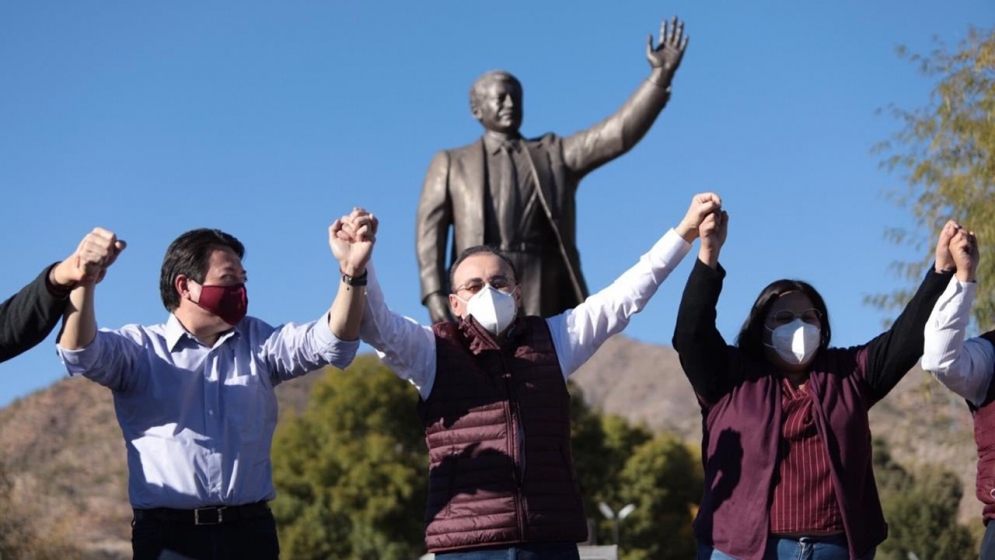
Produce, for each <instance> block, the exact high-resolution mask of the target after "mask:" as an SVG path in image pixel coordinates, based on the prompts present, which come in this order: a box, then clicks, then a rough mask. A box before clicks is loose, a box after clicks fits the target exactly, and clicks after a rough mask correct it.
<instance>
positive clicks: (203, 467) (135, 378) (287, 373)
mask: <svg viewBox="0 0 995 560" xmlns="http://www.w3.org/2000/svg"><path fill="white" fill-rule="evenodd" d="M358 348H359V341H358V340H355V341H343V340H339V339H338V338H336V337H335V335H334V334H333V333H332V332H331V330H330V329H329V327H328V321H327V315H326V316H325V317H324V318H323V319H321V320H319V321H315V322H311V323H307V324H295V323H288V324H286V325H283V326H280V327H276V328H274V327H271V326H270V325H268V324H266V323H264V322H263V321H260V320H259V319H255V318H253V317H246V318H245V319H243V320H242V321H241V322H240V323H239V324H238V326H237V327H236V328H235V329H233V330H232V331H230V332H228V333H225V334H224V335H222V336H221V338H219V339H218V341H217V343H215V345H214V347H212V348H209V347H207V346H204V345H203V344H201V343H200V342H198V341H197V339H196V338H194V337H193V335H191V334H190V333H188V332H187V331H186V329H184V328H183V325H182V324H180V321H179V320H178V319H177V318H176V316H175V315H170V316H169V319H168V321H167V322H166V323H165V324H160V325H154V326H148V327H146V326H141V325H127V326H125V327H123V328H121V329H118V330H106V329H101V330H99V331H98V332H97V335H96V338H95V339H94V340H93V342H92V343H90V345H88V346H87V347H85V348H82V349H80V350H66V349H64V348H61V347H60V348H59V349H58V352H59V355H60V357H61V358H62V361H63V363H64V364H65V365H66V368H67V369H68V371H69V374H70V375H72V376H76V375H82V376H84V377H87V378H89V379H92V380H93V381H96V382H97V383H100V384H101V385H104V386H105V387H108V388H109V389H111V391H112V392H113V395H114V408H115V410H116V412H117V418H118V423H119V424H120V425H121V431H122V432H123V435H124V440H125V444H126V446H127V449H128V473H129V477H128V495H129V497H130V500H131V505H132V507H135V508H143V509H144V508H156V507H169V508H177V509H193V508H198V507H204V506H219V505H227V506H235V505H242V504H250V503H253V502H259V501H263V500H272V499H273V498H274V497H275V496H276V492H275V490H274V488H273V475H272V465H271V463H270V444H271V443H272V440H273V431H274V430H275V429H276V420H277V402H276V395H275V394H274V392H273V388H274V387H275V386H276V385H277V384H279V383H280V382H282V381H285V380H287V379H292V378H294V377H298V376H301V375H304V374H305V373H308V372H310V371H314V370H317V369H320V368H322V367H324V366H326V365H333V366H336V367H339V368H344V367H346V366H348V365H349V364H350V363H351V362H352V359H353V358H354V357H355V355H356V351H357V349H358Z"/></svg>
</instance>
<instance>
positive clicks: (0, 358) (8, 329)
mask: <svg viewBox="0 0 995 560" xmlns="http://www.w3.org/2000/svg"><path fill="white" fill-rule="evenodd" d="M60 267H65V265H64V264H63V263H58V264H54V265H51V266H48V267H46V268H45V270H43V271H42V272H41V274H39V275H38V277H37V278H35V279H34V281H32V282H31V283H30V284H28V285H26V286H24V287H23V288H21V290H20V291H19V292H17V293H16V294H14V295H13V296H11V297H10V298H8V299H7V300H6V301H4V302H3V303H0V362H5V361H7V360H9V359H11V358H13V357H14V356H17V355H18V354H21V353H23V352H27V351H28V350H30V349H31V348H33V347H34V346H35V345H37V344H38V343H39V342H41V341H42V340H44V339H45V337H46V336H48V333H50V332H52V329H54V328H55V325H56V324H58V322H59V319H61V318H62V314H63V312H64V311H65V308H66V302H67V301H68V298H69V292H70V290H71V289H72V284H71V283H69V282H67V283H65V284H63V283H61V281H60V280H59V279H58V275H57V273H56V270H58V269H59V268H60Z"/></svg>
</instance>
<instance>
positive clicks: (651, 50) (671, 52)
mask: <svg viewBox="0 0 995 560" xmlns="http://www.w3.org/2000/svg"><path fill="white" fill-rule="evenodd" d="M687 46H688V36H687V35H685V34H684V22H683V21H681V20H679V19H677V16H674V19H673V21H671V22H669V24H668V22H667V20H663V23H661V24H660V43H659V44H658V45H657V46H656V47H654V46H653V35H652V34H651V35H650V36H649V37H648V38H647V41H646V59H647V60H649V63H650V66H652V67H653V71H654V72H661V73H662V74H663V76H661V78H662V79H663V80H664V82H663V83H665V84H668V85H669V84H670V79H671V78H673V77H674V72H677V67H678V66H680V65H681V59H682V58H684V50H685V49H686V48H687ZM658 83H659V82H658Z"/></svg>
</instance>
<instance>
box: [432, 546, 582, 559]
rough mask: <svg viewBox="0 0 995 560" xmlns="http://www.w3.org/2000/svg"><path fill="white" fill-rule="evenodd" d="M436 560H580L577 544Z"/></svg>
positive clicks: (452, 554) (480, 552) (485, 551)
mask: <svg viewBox="0 0 995 560" xmlns="http://www.w3.org/2000/svg"><path fill="white" fill-rule="evenodd" d="M435 558H436V560H580V553H579V552H578V551H577V543H529V544H520V545H517V546H513V547H510V548H508V547H502V548H478V549H475V550H467V551H456V552H441V553H439V554H436V555H435Z"/></svg>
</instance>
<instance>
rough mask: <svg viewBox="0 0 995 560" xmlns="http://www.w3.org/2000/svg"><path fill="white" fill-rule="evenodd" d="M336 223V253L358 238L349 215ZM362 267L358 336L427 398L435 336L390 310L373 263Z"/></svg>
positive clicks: (432, 380) (432, 378)
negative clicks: (364, 271)
mask: <svg viewBox="0 0 995 560" xmlns="http://www.w3.org/2000/svg"><path fill="white" fill-rule="evenodd" d="M354 215H355V213H354ZM336 224H337V227H335V228H334V229H335V231H334V235H335V241H334V242H333V244H334V245H333V246H335V247H337V249H336V254H340V253H343V252H344V251H345V250H346V246H347V245H352V244H355V243H356V242H357V239H358V237H357V235H356V231H357V230H356V227H355V226H354V225H353V217H352V216H346V217H343V218H342V219H341V220H340V221H339V222H336ZM364 268H365V270H366V277H365V279H366V284H365V290H364V291H365V298H364V301H363V303H364V311H363V314H362V321H361V323H360V329H359V335H360V337H361V338H362V340H363V342H365V343H367V344H369V345H370V346H372V347H373V348H374V349H375V350H376V351H377V353H378V354H379V355H380V358H381V360H383V362H384V364H385V365H386V366H387V367H388V368H390V370H391V371H393V372H394V374H395V375H397V376H398V377H400V378H402V379H406V380H408V381H410V382H411V383H412V384H413V385H414V386H415V387H416V388H417V389H418V392H419V394H421V396H422V398H426V399H427V398H428V395H429V394H430V393H431V391H432V384H433V382H434V380H435V335H434V334H433V333H432V330H431V329H429V328H427V327H422V326H421V325H419V324H418V323H417V322H415V321H414V320H413V319H409V318H407V317H402V316H401V315H399V314H397V313H394V312H393V311H391V310H390V308H389V307H387V303H386V302H385V301H384V296H383V291H382V290H381V289H380V283H379V282H378V281H377V276H376V271H375V270H374V267H373V264H372V263H370V262H368V263H366V264H365V265H364Z"/></svg>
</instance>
